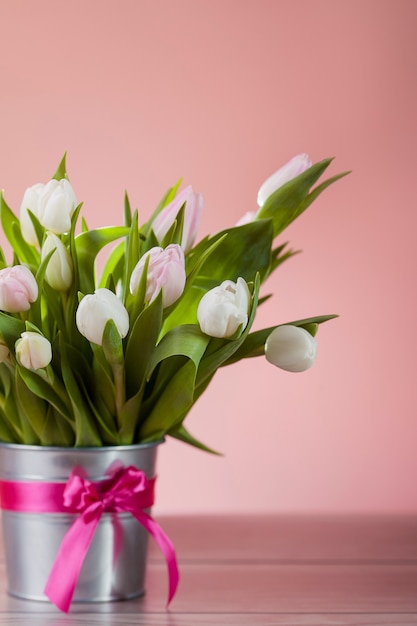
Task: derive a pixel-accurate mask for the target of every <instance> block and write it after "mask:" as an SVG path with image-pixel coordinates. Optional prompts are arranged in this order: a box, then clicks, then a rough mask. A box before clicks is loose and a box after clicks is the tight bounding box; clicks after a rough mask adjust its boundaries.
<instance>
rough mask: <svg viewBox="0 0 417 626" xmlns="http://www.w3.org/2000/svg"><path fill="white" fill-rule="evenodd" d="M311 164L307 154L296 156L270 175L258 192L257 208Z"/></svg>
mask: <svg viewBox="0 0 417 626" xmlns="http://www.w3.org/2000/svg"><path fill="white" fill-rule="evenodd" d="M312 164H313V163H312V162H311V160H310V157H309V156H308V154H298V155H297V156H295V157H293V158H292V159H291V160H290V161H288V163H286V164H285V165H283V166H282V167H280V169H279V170H277V171H276V172H275V174H272V176H270V177H269V178H267V179H266V181H265V182H264V183H263V184H262V185H261V187H260V189H259V191H258V206H260V207H261V206H263V205H264V204H265V201H266V200H267V199H268V198H269V196H271V195H272V194H273V193H274V191H276V190H277V189H279V188H280V187H282V185H285V183H288V182H289V181H290V180H292V179H293V178H295V177H296V176H298V175H299V174H302V173H303V172H305V170H307V169H308V168H309V167H311V166H312Z"/></svg>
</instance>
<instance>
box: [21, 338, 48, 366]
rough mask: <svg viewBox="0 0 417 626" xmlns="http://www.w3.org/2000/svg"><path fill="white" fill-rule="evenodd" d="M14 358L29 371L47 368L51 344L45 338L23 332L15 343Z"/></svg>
mask: <svg viewBox="0 0 417 626" xmlns="http://www.w3.org/2000/svg"><path fill="white" fill-rule="evenodd" d="M15 350H16V358H17V360H18V362H19V363H20V365H23V367H26V369H29V370H39V369H42V368H43V367H47V366H48V365H49V363H50V362H51V360H52V348H51V344H50V342H49V341H48V339H47V338H46V337H44V336H43V335H40V334H39V333H34V332H29V331H28V332H24V333H22V335H21V338H20V339H18V340H17V341H16V347H15Z"/></svg>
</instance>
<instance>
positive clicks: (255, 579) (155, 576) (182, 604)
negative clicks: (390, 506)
mask: <svg viewBox="0 0 417 626" xmlns="http://www.w3.org/2000/svg"><path fill="white" fill-rule="evenodd" d="M158 521H159V522H160V523H161V525H162V526H163V528H164V529H165V530H166V531H167V533H168V534H169V536H170V537H171V539H172V540H173V542H174V543H175V545H176V549H177V555H178V560H179V565H180V571H181V581H180V587H179V590H178V593H177V596H176V597H175V599H174V601H173V602H172V605H171V607H170V608H169V610H165V600H166V594H167V575H166V568H165V564H164V561H163V559H162V558H161V556H160V554H159V552H158V549H157V548H156V547H155V546H154V545H151V546H150V555H149V565H148V572H147V593H146V595H145V596H144V597H143V598H140V599H138V600H134V601H129V602H114V603H103V604H73V605H72V607H71V612H70V614H69V615H64V614H62V613H60V612H59V611H58V610H57V609H56V608H55V607H54V606H52V605H50V604H48V603H42V602H29V601H23V600H18V599H16V598H12V597H9V596H8V595H7V594H6V573H5V565H4V558H1V561H0V624H13V625H15V626H17V625H22V626H23V625H24V626H52V625H54V626H55V625H56V626H57V625H61V626H75V625H77V626H89V625H91V626H92V625H98V624H100V625H103V626H107V625H114V624H120V625H127V624H129V625H132V626H133V625H134V624H135V625H136V624H139V625H146V626H201V625H204V626H211V625H214V624H224V625H239V626H241V625H242V626H246V625H251V626H257V625H262V626H266V625H269V626H272V625H275V624H276V625H283V624H286V625H288V626H330V625H331V626H336V625H346V624H349V625H353V626H358V625H361V626H365V625H367V626H368V625H369V626H371V625H377V624H378V625H379V624H381V625H386V624H389V625H390V626H406V625H407V626H408V625H410V626H411V625H417V518H415V517H414V518H412V517H409V518H404V517H396V518H395V517H375V518H372V517H353V518H346V517H332V518H331V517H290V516H282V517H216V516H213V517H207V516H202V517H183V518H181V517H171V518H162V519H158ZM151 544H153V542H151ZM1 554H3V553H1Z"/></svg>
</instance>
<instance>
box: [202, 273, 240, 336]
mask: <svg viewBox="0 0 417 626" xmlns="http://www.w3.org/2000/svg"><path fill="white" fill-rule="evenodd" d="M250 299H251V295H250V292H249V289H248V286H247V284H246V282H245V281H244V280H243V278H238V279H237V282H236V283H234V282H233V281H231V280H225V281H224V282H222V284H221V285H219V286H218V287H214V289H210V291H208V292H207V293H205V294H204V296H203V297H202V298H201V300H200V302H199V305H198V309H197V319H198V323H199V324H200V328H201V330H202V331H203V333H205V334H206V335H210V337H219V338H223V337H232V335H234V334H235V333H236V331H237V330H238V328H239V327H240V326H242V327H243V328H245V327H246V325H247V323H248V315H249V305H250Z"/></svg>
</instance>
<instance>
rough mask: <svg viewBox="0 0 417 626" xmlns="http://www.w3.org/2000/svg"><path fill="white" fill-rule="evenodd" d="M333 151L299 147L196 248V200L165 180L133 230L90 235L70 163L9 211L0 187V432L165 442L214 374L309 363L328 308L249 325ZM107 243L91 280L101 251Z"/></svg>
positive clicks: (13, 436) (57, 441)
mask: <svg viewBox="0 0 417 626" xmlns="http://www.w3.org/2000/svg"><path fill="white" fill-rule="evenodd" d="M330 162H331V159H327V160H324V161H321V162H319V163H316V164H312V163H311V161H310V160H309V158H308V157H307V155H299V156H297V157H294V158H293V159H292V160H291V161H289V162H288V163H287V164H286V165H285V166H284V167H282V168H281V169H280V170H278V172H276V173H275V174H274V175H273V176H271V178H269V179H268V180H267V181H266V182H265V183H264V185H262V187H261V189H260V190H259V195H258V209H257V210H256V211H254V212H253V213H249V214H247V215H245V216H244V217H243V218H242V219H241V220H240V221H239V222H238V224H236V225H235V226H233V227H231V228H228V229H226V230H224V231H222V232H219V233H217V234H215V235H213V236H207V237H205V238H203V239H202V240H201V241H199V242H198V243H195V241H196V235H197V229H198V225H199V220H200V216H201V211H202V206H203V201H202V197H201V195H200V194H198V193H195V192H194V191H193V190H192V188H191V187H186V188H184V189H182V190H179V185H175V186H174V187H172V188H171V189H169V191H168V192H167V193H166V194H165V196H164V197H163V199H162V201H161V202H160V204H159V206H158V207H157V208H156V210H155V212H154V213H153V215H152V216H151V218H150V219H149V220H148V221H147V222H146V223H144V224H142V225H141V224H139V223H138V213H137V211H134V212H132V210H131V208H130V205H129V200H128V197H127V196H126V197H125V206H124V223H123V224H122V225H120V226H108V227H103V228H97V229H93V230H90V229H89V228H88V227H87V225H86V223H85V221H84V220H81V224H80V225H78V218H79V214H80V210H81V205H80V204H78V202H77V200H76V196H75V193H74V190H73V188H72V186H71V184H70V182H69V179H68V176H67V172H66V164H65V156H64V158H63V159H62V161H61V163H60V165H59V167H58V169H57V171H56V173H55V175H54V176H53V178H52V179H51V180H50V181H49V182H47V183H46V184H40V183H39V184H35V185H34V186H32V187H29V188H28V189H27V190H26V192H25V193H24V196H23V200H22V203H21V208H20V215H19V217H18V216H17V215H16V214H15V213H14V212H13V211H12V210H11V209H10V208H9V207H8V205H7V204H6V201H5V199H4V196H3V194H2V195H1V200H0V202H1V204H0V220H1V226H2V229H3V232H4V235H5V237H6V238H7V240H8V242H9V244H10V246H11V248H12V253H13V258H12V260H11V262H7V260H6V256H5V254H4V253H3V251H1V250H0V361H1V363H0V440H1V441H3V442H7V443H11V442H13V443H18V444H32V445H47V446H107V445H111V446H114V445H116V446H117V445H129V444H134V443H145V442H152V441H158V440H160V439H162V438H163V437H165V436H167V435H168V436H171V437H175V438H177V439H180V440H182V441H184V442H186V443H188V444H191V445H195V446H197V447H200V448H202V449H205V450H208V448H206V446H205V445H204V444H202V443H200V442H199V441H197V440H196V439H195V438H194V437H193V436H192V435H191V434H190V433H189V432H188V430H187V429H186V427H185V426H184V419H185V417H186V416H187V414H188V412H189V411H190V409H191V407H192V406H193V405H194V403H195V402H196V401H197V400H198V398H199V397H200V395H201V394H202V393H203V392H204V390H205V389H206V388H207V386H208V385H209V383H210V381H211V380H212V378H213V376H214V375H215V373H216V372H217V370H218V369H219V368H221V367H225V366H229V365H233V363H235V362H237V361H239V360H240V359H243V358H248V357H258V356H262V355H265V356H266V358H267V359H268V361H270V362H271V363H273V364H275V365H277V366H278V367H281V368H283V369H286V370H289V371H302V370H304V369H307V368H308V367H310V366H311V365H312V364H313V362H314V359H315V354H316V339H315V338H314V336H315V334H316V332H317V329H318V325H319V324H321V323H322V322H325V321H327V320H329V319H331V318H332V317H334V315H324V316H320V317H314V318H309V319H303V320H297V321H293V322H290V323H285V324H283V323H279V324H277V326H276V327H271V328H265V329H263V330H258V331H255V332H251V327H252V324H253V321H254V319H255V314H256V310H257V307H258V306H259V305H261V304H262V303H263V302H264V301H265V300H266V299H267V298H268V296H267V295H260V287H261V284H262V283H263V281H265V279H266V278H268V276H269V275H270V274H271V273H272V272H273V271H275V270H276V269H277V268H278V267H279V266H280V265H281V263H283V262H284V261H285V260H287V259H288V258H290V257H291V256H292V255H293V254H294V251H293V250H291V249H289V248H288V247H287V244H286V243H278V244H276V243H275V242H276V238H277V237H278V236H279V235H281V233H282V232H283V231H284V229H285V228H286V227H287V226H288V225H289V224H290V223H291V222H292V221H293V220H294V219H296V218H297V217H298V216H299V215H300V214H301V213H302V212H303V211H304V210H305V209H307V207H308V206H309V205H310V204H311V203H312V202H313V201H314V200H315V199H316V198H317V197H318V196H319V195H320V193H321V192H322V191H324V190H325V189H326V188H327V187H328V186H329V185H330V184H332V183H333V182H335V181H336V180H338V179H339V178H340V177H341V176H344V173H342V174H338V175H336V176H333V177H331V178H329V179H327V180H325V181H324V182H321V183H319V184H317V185H316V186H314V185H315V184H316V182H317V181H318V179H319V178H320V176H321V175H322V174H323V173H324V172H325V170H326V168H327V167H328V166H329V164H330ZM103 248H105V249H106V250H109V253H108V256H107V260H106V262H105V263H104V268H103V269H102V271H101V272H100V275H99V276H97V274H98V268H97V265H98V264H97V262H96V259H97V255H98V254H99V253H100V252H101V251H102V249H103Z"/></svg>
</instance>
